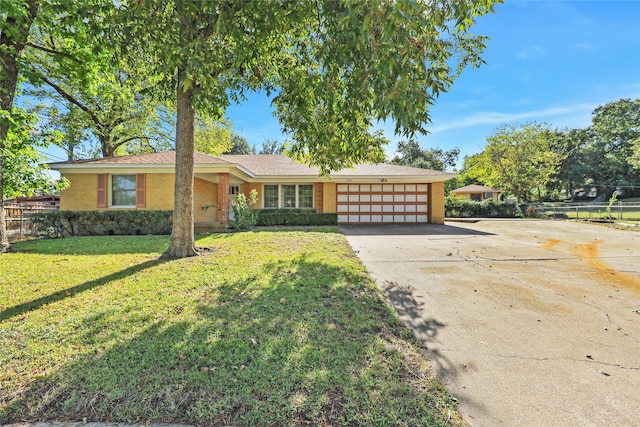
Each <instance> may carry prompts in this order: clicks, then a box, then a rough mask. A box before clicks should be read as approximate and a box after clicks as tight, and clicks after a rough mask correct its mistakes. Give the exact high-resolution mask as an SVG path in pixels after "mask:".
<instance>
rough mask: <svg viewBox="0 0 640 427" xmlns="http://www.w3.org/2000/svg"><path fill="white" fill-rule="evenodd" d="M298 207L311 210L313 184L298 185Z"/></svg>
mask: <svg viewBox="0 0 640 427" xmlns="http://www.w3.org/2000/svg"><path fill="white" fill-rule="evenodd" d="M298 207H299V208H313V184H311V185H298Z"/></svg>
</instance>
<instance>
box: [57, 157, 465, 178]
mask: <svg viewBox="0 0 640 427" xmlns="http://www.w3.org/2000/svg"><path fill="white" fill-rule="evenodd" d="M175 160H176V153H175V151H166V152H162V153H151V154H137V155H133V156H121V157H104V158H100V159H90V160H72V161H68V162H58V163H50V164H49V165H50V166H51V167H52V168H53V169H56V166H73V165H105V166H109V165H114V166H115V165H133V166H135V165H167V166H168V165H174V164H175ZM194 161H195V165H205V164H226V165H229V166H231V165H238V166H240V167H241V168H243V169H245V170H246V171H248V173H249V174H251V175H253V176H254V177H261V176H262V177H283V176H298V177H317V176H319V175H320V170H319V169H318V168H315V167H309V166H307V165H304V164H301V163H298V162H295V161H293V160H292V159H291V158H289V157H287V156H285V155H283V154H247V155H222V156H220V157H215V156H210V155H208V154H203V153H195V155H194ZM331 176H332V177H336V178H338V177H385V176H388V177H413V176H415V177H432V178H440V179H446V178H450V177H453V176H454V174H451V173H449V172H443V171H435V170H430V169H421V168H414V167H409V166H398V165H390V164H386V163H380V164H375V165H374V164H364V165H356V166H354V167H353V168H352V169H343V170H341V171H337V172H332V173H331Z"/></svg>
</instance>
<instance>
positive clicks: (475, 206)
mask: <svg viewBox="0 0 640 427" xmlns="http://www.w3.org/2000/svg"><path fill="white" fill-rule="evenodd" d="M445 216H446V217H448V218H519V217H522V213H521V212H520V208H519V207H518V205H517V204H515V203H508V202H496V201H495V200H484V201H482V202H474V201H471V200H464V199H461V198H459V197H447V198H445Z"/></svg>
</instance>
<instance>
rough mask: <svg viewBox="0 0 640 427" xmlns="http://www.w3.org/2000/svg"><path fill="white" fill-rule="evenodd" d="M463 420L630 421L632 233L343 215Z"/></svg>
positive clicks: (639, 315) (634, 389)
mask: <svg viewBox="0 0 640 427" xmlns="http://www.w3.org/2000/svg"><path fill="white" fill-rule="evenodd" d="M342 230H343V232H344V234H345V235H346V237H347V239H348V241H349V243H350V244H351V246H352V248H353V249H354V250H355V251H356V253H357V255H358V256H359V257H360V259H361V260H362V262H363V263H364V265H365V266H366V267H367V268H368V269H369V271H371V273H372V274H373V277H375V279H376V281H377V282H378V284H379V285H380V287H381V288H382V289H383V291H384V293H385V295H386V296H387V298H388V299H389V301H390V302H391V304H392V305H393V306H394V307H395V308H396V310H397V311H398V313H399V315H400V316H401V317H402V319H403V320H404V321H405V322H406V324H407V325H408V326H409V327H410V328H411V329H413V331H414V332H415V334H416V336H417V337H418V338H419V339H420V341H421V342H422V343H423V344H424V346H425V351H426V354H427V356H428V358H429V359H430V360H431V362H432V366H433V367H434V369H435V370H436V371H437V374H438V376H439V378H440V379H441V381H442V383H443V384H444V385H445V387H446V388H447V389H448V390H449V392H450V393H451V394H452V395H453V396H454V397H455V398H457V399H458V400H459V402H460V403H459V409H460V413H461V414H462V416H463V417H464V418H465V419H466V420H467V421H468V422H469V423H470V424H471V425H473V426H498V425H504V426H640V233H638V232H631V231H619V230H613V229H608V228H605V227H600V226H597V225H589V224H578V223H572V222H565V221H556V222H553V221H525V220H493V221H492V220H484V221H479V222H477V223H460V222H448V223H447V224H446V225H443V226H439V225H425V226H378V227H374V226H345V227H342Z"/></svg>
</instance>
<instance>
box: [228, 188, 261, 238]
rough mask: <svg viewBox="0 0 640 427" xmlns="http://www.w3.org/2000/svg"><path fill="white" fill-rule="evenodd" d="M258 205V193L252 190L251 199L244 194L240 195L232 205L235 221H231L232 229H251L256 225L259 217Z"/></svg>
mask: <svg viewBox="0 0 640 427" xmlns="http://www.w3.org/2000/svg"><path fill="white" fill-rule="evenodd" d="M257 203H258V192H257V191H256V190H251V193H249V198H248V199H247V196H245V195H244V193H240V194H238V196H237V197H236V200H235V202H234V203H233V204H232V205H231V208H232V209H233V217H234V220H233V221H229V226H230V227H231V228H239V229H243V228H250V227H253V226H254V225H256V221H257V219H258V215H257V214H256V210H255V207H256V204H257Z"/></svg>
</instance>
